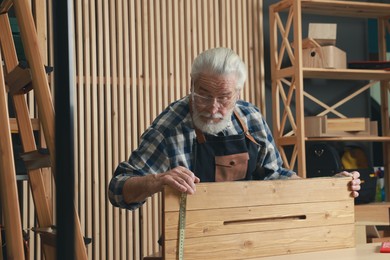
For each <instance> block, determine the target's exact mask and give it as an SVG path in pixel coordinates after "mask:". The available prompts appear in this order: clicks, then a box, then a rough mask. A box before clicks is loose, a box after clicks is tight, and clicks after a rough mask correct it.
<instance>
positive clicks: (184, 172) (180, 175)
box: [155, 166, 200, 194]
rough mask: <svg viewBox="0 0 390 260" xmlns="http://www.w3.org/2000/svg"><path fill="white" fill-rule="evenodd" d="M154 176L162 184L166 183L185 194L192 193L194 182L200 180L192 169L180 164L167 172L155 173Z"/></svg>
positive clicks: (194, 189) (193, 191) (194, 188)
mask: <svg viewBox="0 0 390 260" xmlns="http://www.w3.org/2000/svg"><path fill="white" fill-rule="evenodd" d="M155 177H156V178H158V179H159V181H161V183H162V184H163V185H168V186H170V187H171V188H173V189H176V190H178V191H180V192H185V193H187V194H194V193H195V191H196V186H195V184H196V183H199V182H200V179H199V178H198V177H196V176H195V174H194V173H193V172H192V171H190V170H189V169H187V168H185V167H182V166H177V167H175V168H173V169H171V170H169V171H167V172H164V173H160V174H156V175H155Z"/></svg>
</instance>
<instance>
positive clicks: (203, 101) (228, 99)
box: [191, 92, 237, 107]
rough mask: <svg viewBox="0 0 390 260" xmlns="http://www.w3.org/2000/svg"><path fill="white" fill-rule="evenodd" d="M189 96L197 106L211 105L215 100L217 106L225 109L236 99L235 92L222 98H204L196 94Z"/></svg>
mask: <svg viewBox="0 0 390 260" xmlns="http://www.w3.org/2000/svg"><path fill="white" fill-rule="evenodd" d="M191 94H192V97H193V100H194V102H196V103H197V104H198V105H201V106H209V105H212V104H214V100H216V101H217V103H218V104H219V105H221V106H224V107H227V106H229V105H231V104H233V103H234V102H235V101H236V100H235V99H236V97H237V92H235V93H234V94H232V95H229V96H223V97H206V96H202V95H199V94H198V93H196V92H192V93H191Z"/></svg>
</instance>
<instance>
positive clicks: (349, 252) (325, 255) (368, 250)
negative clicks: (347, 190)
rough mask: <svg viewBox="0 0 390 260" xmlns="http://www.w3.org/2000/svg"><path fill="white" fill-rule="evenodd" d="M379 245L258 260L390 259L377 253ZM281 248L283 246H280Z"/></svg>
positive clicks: (388, 255)
mask: <svg viewBox="0 0 390 260" xmlns="http://www.w3.org/2000/svg"><path fill="white" fill-rule="evenodd" d="M380 245H381V244H380V243H370V244H360V245H357V246H356V247H355V248H343V249H336V250H326V251H317V252H310V253H301V254H292V255H280V256H270V257H263V258H259V259H260V260H313V259H325V260H326V259H332V260H368V259H369V260H381V259H386V260H389V259H390V253H379V248H380ZM281 246H283V245H281Z"/></svg>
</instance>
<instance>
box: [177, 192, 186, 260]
mask: <svg viewBox="0 0 390 260" xmlns="http://www.w3.org/2000/svg"><path fill="white" fill-rule="evenodd" d="M186 206H187V193H185V192H184V193H182V194H181V196H180V210H179V248H178V249H179V250H178V255H179V260H183V259H184V238H185V231H186Z"/></svg>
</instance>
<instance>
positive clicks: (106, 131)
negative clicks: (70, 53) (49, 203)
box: [74, 0, 265, 260]
mask: <svg viewBox="0 0 390 260" xmlns="http://www.w3.org/2000/svg"><path fill="white" fill-rule="evenodd" d="M74 7H75V15H74V18H75V46H76V64H75V69H76V74H77V75H76V76H77V84H76V86H77V89H76V91H75V93H76V97H75V112H76V113H75V131H76V132H75V137H76V149H77V151H76V185H77V187H76V205H77V209H78V211H79V216H80V219H81V224H82V227H83V232H84V234H85V236H87V237H92V239H93V243H92V244H91V245H89V246H88V255H89V258H90V259H137V260H138V259H141V258H142V256H143V255H147V254H150V253H152V252H155V251H158V250H159V246H158V244H157V240H158V238H159V234H160V229H161V220H160V198H159V195H156V196H153V197H152V198H149V199H148V201H147V203H146V204H145V205H144V206H143V207H142V208H141V209H139V210H136V211H133V212H131V211H127V210H121V209H116V208H113V207H112V206H111V205H110V204H109V203H108V200H107V186H108V183H109V180H110V179H111V177H112V173H113V171H114V169H115V168H116V166H117V164H118V163H119V162H120V161H123V160H126V159H127V158H128V156H129V155H130V153H131V151H132V150H134V149H135V148H136V147H137V145H138V140H139V136H140V135H141V133H142V132H143V131H144V130H145V129H146V128H147V127H148V125H149V124H150V123H151V122H152V120H153V119H154V118H155V117H156V116H157V115H158V113H160V112H161V111H162V110H163V109H164V108H165V107H166V106H167V105H168V104H169V103H171V102H172V101H174V100H176V99H178V98H181V97H183V96H185V95H187V94H188V93H189V88H190V77H189V74H190V69H191V63H192V60H193V59H194V57H196V56H197V55H198V54H199V53H200V52H202V51H203V50H206V49H208V48H212V47H216V46H225V47H230V48H232V49H234V50H235V51H236V52H237V53H238V54H239V55H240V56H241V57H242V58H243V60H244V61H245V63H246V64H247V66H248V71H249V74H248V81H247V83H246V86H245V88H244V90H243V93H242V95H243V98H244V99H246V100H248V101H250V102H253V103H254V104H256V105H257V106H258V107H260V108H261V109H262V110H263V112H265V111H264V107H265V104H264V86H263V84H264V83H263V74H264V73H263V53H262V52H263V39H262V29H261V28H262V2H261V1H259V0H243V1H238V0H198V1H196V0H191V1H189V0H187V1H184V0H169V1H168V0H136V1H128V0H116V1H108V0H103V1H95V0H83V1H81V0H75V1H74Z"/></svg>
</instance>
